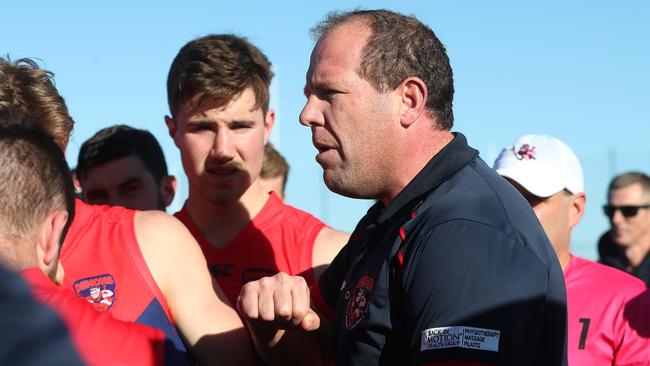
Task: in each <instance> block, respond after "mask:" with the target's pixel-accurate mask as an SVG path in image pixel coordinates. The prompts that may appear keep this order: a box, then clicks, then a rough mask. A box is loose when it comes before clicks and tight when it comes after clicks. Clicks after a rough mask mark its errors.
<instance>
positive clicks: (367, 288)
mask: <svg viewBox="0 0 650 366" xmlns="http://www.w3.org/2000/svg"><path fill="white" fill-rule="evenodd" d="M373 287H375V279H374V278H372V277H370V276H369V275H365V276H363V277H361V279H359V281H358V282H357V284H356V286H354V290H352V296H349V297H348V296H346V297H348V306H347V308H346V310H345V327H346V328H347V329H348V330H352V329H354V327H356V326H357V325H359V323H361V322H362V321H363V320H365V319H366V317H367V316H368V307H369V305H370V295H371V294H372V289H373Z"/></svg>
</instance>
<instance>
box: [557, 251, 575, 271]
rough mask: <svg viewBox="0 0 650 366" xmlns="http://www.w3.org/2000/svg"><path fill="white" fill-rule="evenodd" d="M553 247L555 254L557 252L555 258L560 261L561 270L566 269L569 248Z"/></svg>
mask: <svg viewBox="0 0 650 366" xmlns="http://www.w3.org/2000/svg"><path fill="white" fill-rule="evenodd" d="M554 249H555V254H557V259H558V261H559V262H560V267H562V272H564V271H566V268H567V267H568V266H569V263H571V254H570V252H569V248H568V247H567V248H564V249H558V248H554Z"/></svg>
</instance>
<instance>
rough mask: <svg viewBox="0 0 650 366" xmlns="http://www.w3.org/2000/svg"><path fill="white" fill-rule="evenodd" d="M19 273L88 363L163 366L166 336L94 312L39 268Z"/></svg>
mask: <svg viewBox="0 0 650 366" xmlns="http://www.w3.org/2000/svg"><path fill="white" fill-rule="evenodd" d="M20 274H21V275H22V276H23V278H24V279H25V280H26V281H27V282H28V283H29V284H30V288H31V292H32V294H33V295H34V297H35V298H36V299H37V300H38V301H40V302H41V303H43V304H45V305H47V306H49V307H50V308H52V309H54V310H55V311H56V312H57V313H58V314H59V316H60V317H61V319H63V321H64V323H65V324H66V326H67V327H68V330H69V331H70V335H71V336H72V339H73V341H74V345H75V346H76V348H77V350H78V351H79V353H80V354H81V355H82V357H83V358H84V360H85V361H86V362H87V363H88V364H90V365H162V364H163V362H164V361H163V360H164V358H163V357H164V347H163V345H164V342H165V335H164V334H163V332H162V331H161V330H159V329H154V328H149V327H147V326H144V325H140V324H134V323H127V322H122V321H119V320H116V319H114V318H113V317H112V316H110V315H109V314H108V313H105V312H104V313H102V312H98V311H95V310H94V309H93V307H92V306H91V305H90V304H85V303H84V301H83V300H80V299H79V298H77V297H76V296H74V294H72V293H71V292H70V291H68V290H66V289H64V288H61V287H59V286H56V285H55V284H54V283H52V281H51V280H50V279H49V278H48V277H47V276H46V275H45V273H43V271H41V269H40V268H32V269H28V270H25V271H22V272H21V273H20Z"/></svg>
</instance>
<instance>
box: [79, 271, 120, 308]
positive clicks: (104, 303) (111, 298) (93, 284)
mask: <svg viewBox="0 0 650 366" xmlns="http://www.w3.org/2000/svg"><path fill="white" fill-rule="evenodd" d="M72 288H73V289H74V292H75V293H76V294H77V296H79V297H80V298H82V299H84V300H86V301H88V302H89V303H91V304H92V305H93V306H94V307H95V309H97V310H99V311H107V310H110V309H111V308H112V307H113V304H114V303H115V300H116V295H115V280H113V276H112V275H110V274H108V273H107V274H103V275H99V276H94V277H88V278H84V279H81V280H79V281H76V282H75V283H73V284H72Z"/></svg>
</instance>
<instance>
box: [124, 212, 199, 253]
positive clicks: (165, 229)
mask: <svg viewBox="0 0 650 366" xmlns="http://www.w3.org/2000/svg"><path fill="white" fill-rule="evenodd" d="M134 229H135V233H136V235H137V237H138V241H139V242H140V244H141V245H142V244H145V243H150V242H160V243H167V244H168V245H174V243H176V242H177V241H176V240H174V239H176V238H178V237H183V236H186V235H188V234H189V233H188V232H187V228H186V227H185V225H183V223H181V222H180V221H179V220H178V219H177V218H176V217H174V216H172V215H169V214H167V213H165V212H163V211H135V218H134ZM141 239H144V240H141Z"/></svg>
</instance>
